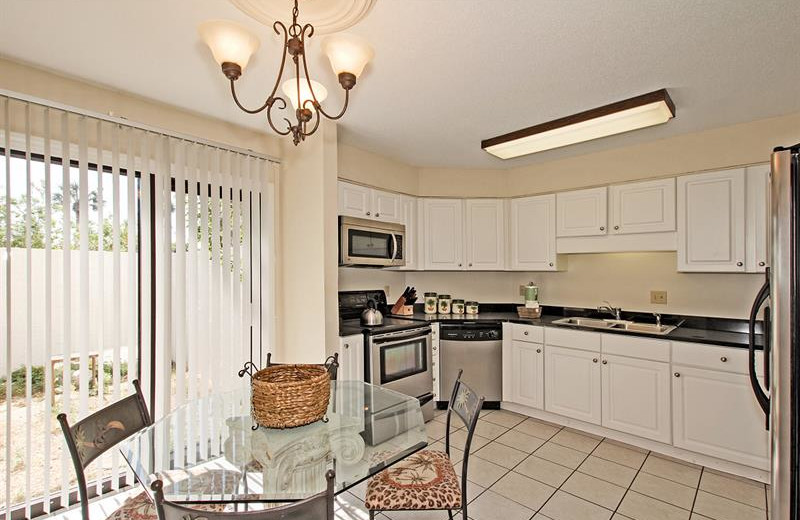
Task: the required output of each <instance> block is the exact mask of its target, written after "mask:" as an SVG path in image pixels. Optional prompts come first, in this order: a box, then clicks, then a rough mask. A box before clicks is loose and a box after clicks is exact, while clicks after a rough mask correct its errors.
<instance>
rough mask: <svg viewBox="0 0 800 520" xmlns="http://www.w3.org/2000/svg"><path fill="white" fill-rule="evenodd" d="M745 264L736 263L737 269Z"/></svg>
mask: <svg viewBox="0 0 800 520" xmlns="http://www.w3.org/2000/svg"><path fill="white" fill-rule="evenodd" d="M743 265H744V264H743V263H742V262H736V267H742V266H743Z"/></svg>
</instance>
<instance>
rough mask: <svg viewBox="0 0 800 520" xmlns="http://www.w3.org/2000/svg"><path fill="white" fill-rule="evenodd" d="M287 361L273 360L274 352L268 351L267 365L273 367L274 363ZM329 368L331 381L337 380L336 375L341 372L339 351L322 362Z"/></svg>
mask: <svg viewBox="0 0 800 520" xmlns="http://www.w3.org/2000/svg"><path fill="white" fill-rule="evenodd" d="M283 364H285V363H273V362H272V352H267V366H268V367H271V366H274V365H283ZM322 366H324V367H325V368H326V369H327V370H328V375H329V376H330V377H331V381H336V376H337V375H338V373H339V353H338V352H336V353H334V354H333V355H332V356H328V358H327V359H326V360H325V362H324V363H323V364H322Z"/></svg>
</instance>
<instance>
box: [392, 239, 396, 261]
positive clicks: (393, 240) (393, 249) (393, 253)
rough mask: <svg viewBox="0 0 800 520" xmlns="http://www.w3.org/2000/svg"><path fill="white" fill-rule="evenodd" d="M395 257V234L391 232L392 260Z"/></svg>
mask: <svg viewBox="0 0 800 520" xmlns="http://www.w3.org/2000/svg"><path fill="white" fill-rule="evenodd" d="M396 257H397V235H395V234H394V233H392V261H394V259H395V258H396Z"/></svg>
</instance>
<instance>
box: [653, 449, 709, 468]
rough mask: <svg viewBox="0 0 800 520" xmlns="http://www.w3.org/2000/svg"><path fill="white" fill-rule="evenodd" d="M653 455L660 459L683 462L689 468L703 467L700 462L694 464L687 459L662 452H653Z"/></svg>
mask: <svg viewBox="0 0 800 520" xmlns="http://www.w3.org/2000/svg"><path fill="white" fill-rule="evenodd" d="M653 456H655V457H658V458H660V459H666V460H671V461H672V462H677V463H679V464H683V465H684V466H689V467H690V468H697V469H702V468H703V466H701V465H700V464H695V463H694V462H689V461H688V460H684V459H679V458H677V457H671V456H669V455H666V454H664V453H659V452H657V451H654V452H653Z"/></svg>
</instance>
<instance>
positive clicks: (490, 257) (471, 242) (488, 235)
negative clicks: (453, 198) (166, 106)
mask: <svg viewBox="0 0 800 520" xmlns="http://www.w3.org/2000/svg"><path fill="white" fill-rule="evenodd" d="M464 209H465V215H466V245H467V251H466V260H467V269H471V270H475V271H479V270H484V271H490V270H494V271H497V270H500V269H503V268H504V267H505V244H506V237H505V212H504V211H503V201H502V200H500V199H476V200H467V201H466V202H465V203H464Z"/></svg>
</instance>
